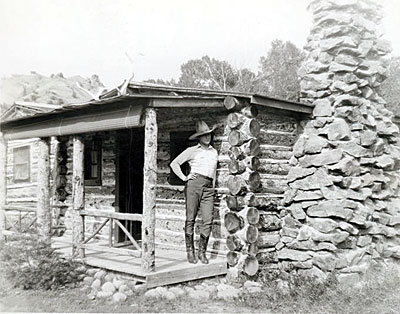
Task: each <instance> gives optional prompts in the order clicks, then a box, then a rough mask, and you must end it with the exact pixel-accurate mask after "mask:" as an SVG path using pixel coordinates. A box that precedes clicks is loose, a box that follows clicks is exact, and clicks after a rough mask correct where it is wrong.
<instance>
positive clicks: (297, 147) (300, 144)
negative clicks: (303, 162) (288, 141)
mask: <svg viewBox="0 0 400 314" xmlns="http://www.w3.org/2000/svg"><path fill="white" fill-rule="evenodd" d="M305 142H306V138H305V136H304V135H301V136H300V137H299V139H298V140H297V141H296V143H295V144H294V145H293V156H294V157H301V156H303V155H304V144H305Z"/></svg>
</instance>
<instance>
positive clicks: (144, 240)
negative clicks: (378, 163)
mask: <svg viewBox="0 0 400 314" xmlns="http://www.w3.org/2000/svg"><path fill="white" fill-rule="evenodd" d="M312 109H313V108H312V106H310V105H307V104H302V103H298V102H291V101H286V100H281V99H276V98H271V97H267V96H263V95H254V94H248V93H239V92H228V91H213V90H200V89H191V88H181V87H167V86H160V85H153V84H143V83H130V84H129V85H128V86H127V88H126V91H125V93H123V94H121V92H120V90H118V89H114V90H112V91H110V92H108V93H106V94H103V95H102V96H101V97H100V99H99V100H93V101H89V102H86V103H81V104H72V105H64V106H62V107H60V108H54V109H53V110H51V111H47V112H35V113H34V114H33V115H32V114H30V115H26V116H19V117H14V118H13V119H6V120H3V121H2V122H1V133H0V134H1V140H0V178H2V182H1V183H0V200H1V201H0V206H1V209H2V211H1V215H0V217H1V220H0V223H1V228H0V232H1V235H2V237H4V236H5V235H6V234H7V232H8V228H9V226H8V227H7V223H8V220H7V218H6V216H7V211H8V210H9V209H13V208H14V209H15V208H18V206H17V205H18V199H19V202H20V203H21V204H20V205H23V206H20V207H19V208H20V209H22V208H25V209H26V207H27V206H26V204H23V200H24V198H23V196H22V194H23V193H26V187H25V188H24V189H20V190H18V189H17V190H14V192H11V189H10V188H12V185H13V182H12V181H11V179H12V178H14V175H15V173H13V172H15V171H16V168H15V167H16V165H15V164H16V162H18V160H17V161H16V160H15V158H14V159H13V158H10V156H9V155H10V149H11V148H13V144H12V143H15V141H34V143H35V152H33V153H31V156H33V155H34V156H35V158H34V159H35V168H33V169H31V174H32V177H33V179H32V181H34V182H30V183H31V187H30V188H31V189H34V191H35V192H34V193H33V195H34V196H35V197H34V199H33V202H32V203H31V205H33V207H34V209H33V211H34V212H35V214H36V218H35V222H36V226H37V229H38V232H39V234H41V235H43V236H44V237H48V236H49V235H53V241H56V242H57V241H58V242H60V243H64V245H65V247H72V250H71V252H72V254H73V255H74V256H77V257H80V258H83V259H84V261H85V263H87V264H89V265H92V266H96V267H102V268H105V269H109V270H113V271H118V272H123V273H126V274H130V275H131V276H134V277H135V278H137V279H138V280H140V281H143V282H145V283H146V284H147V285H148V286H149V287H151V286H159V285H165V284H171V283H175V282H181V281H187V280H193V279H198V278H203V277H210V276H216V275H222V274H225V273H226V272H227V266H229V267H230V268H234V269H237V271H238V273H245V274H246V275H249V276H251V275H254V274H255V273H256V272H257V270H258V268H259V262H260V258H261V259H262V256H263V252H264V251H265V250H268V249H265V248H266V247H268V245H264V244H263V225H265V224H269V225H271V223H272V224H273V223H274V221H275V220H276V221H277V224H279V219H278V217H279V212H278V211H277V210H276V209H277V207H278V206H279V204H280V201H281V200H282V198H283V195H284V192H285V189H286V187H287V184H286V175H287V173H288V171H289V168H290V158H291V156H292V146H293V144H294V143H295V142H296V140H297V138H298V136H299V134H301V132H302V126H303V125H304V122H305V121H306V120H308V119H309V118H310V115H311V113H312ZM197 120H204V121H206V123H207V124H208V125H216V126H217V127H216V129H215V132H214V137H213V145H214V147H215V148H216V149H217V151H218V153H219V162H218V169H217V178H216V196H215V208H214V222H213V229H212V236H211V239H210V244H209V246H208V254H210V255H211V262H210V264H208V265H200V264H197V265H191V264H189V263H187V262H186V259H185V255H184V252H183V250H184V233H183V227H184V220H185V201H184V194H183V190H184V184H183V182H181V181H180V180H179V178H177V177H176V176H175V175H174V174H173V172H172V171H171V169H170V167H169V164H170V162H171V161H172V160H173V159H174V158H175V157H176V156H177V155H178V154H179V153H180V152H181V151H183V150H184V149H185V148H187V147H188V146H189V145H193V144H195V143H193V142H190V141H189V140H188V137H189V136H190V135H191V134H193V133H194V132H195V130H194V126H195V122H196V121H197ZM32 139H34V140H32ZM7 152H8V154H7ZM7 156H8V158H7ZM24 162H27V161H26V160H24ZM17 168H18V165H17ZM185 171H189V169H188V167H186V169H185ZM32 183H33V184H32ZM24 191H25V192H24ZM12 193H14V194H12ZM19 193H21V195H19ZM11 205H12V206H11ZM55 209H57V211H56V214H55V211H54V210H55ZM60 209H62V210H60ZM30 210H31V211H32V206H31V209H30ZM54 215H56V216H57V221H56V222H55V219H54ZM274 218H276V219H275V220H274ZM198 219H201V217H199V218H198ZM57 228H63V231H64V230H65V233H64V232H62V233H59V232H58V231H59V230H58V229H57ZM269 230H270V229H269ZM61 234H63V236H62V237H54V235H61ZM61 238H62V239H63V241H64V242H63V241H61V240H60V239H61ZM266 241H270V237H268V239H267V240H266ZM196 247H197V246H196Z"/></svg>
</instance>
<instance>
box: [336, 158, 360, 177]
mask: <svg viewBox="0 0 400 314" xmlns="http://www.w3.org/2000/svg"><path fill="white" fill-rule="evenodd" d="M328 169H329V170H332V171H334V172H338V173H340V174H342V175H345V176H358V175H359V174H360V164H359V163H358V162H357V160H355V159H354V158H353V157H351V156H345V157H344V158H343V159H342V160H340V161H338V162H337V163H336V164H334V165H331V166H328Z"/></svg>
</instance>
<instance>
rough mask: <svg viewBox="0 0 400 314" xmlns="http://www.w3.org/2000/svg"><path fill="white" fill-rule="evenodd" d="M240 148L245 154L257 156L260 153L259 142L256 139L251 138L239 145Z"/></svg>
mask: <svg viewBox="0 0 400 314" xmlns="http://www.w3.org/2000/svg"><path fill="white" fill-rule="evenodd" d="M240 150H241V151H242V152H243V153H244V154H245V155H246V156H257V155H258V154H259V153H260V142H259V141H258V140H256V139H251V140H250V141H248V142H246V143H244V144H243V145H241V146H240Z"/></svg>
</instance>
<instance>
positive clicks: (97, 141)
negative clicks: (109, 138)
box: [84, 138, 103, 186]
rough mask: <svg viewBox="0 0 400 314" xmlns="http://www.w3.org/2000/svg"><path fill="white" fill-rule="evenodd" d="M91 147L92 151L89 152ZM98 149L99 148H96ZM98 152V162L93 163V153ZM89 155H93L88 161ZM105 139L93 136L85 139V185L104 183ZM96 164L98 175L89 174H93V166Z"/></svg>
mask: <svg viewBox="0 0 400 314" xmlns="http://www.w3.org/2000/svg"><path fill="white" fill-rule="evenodd" d="M96 145H97V146H96ZM89 147H90V152H89ZM95 149H97V150H95ZM93 152H96V159H97V163H92V156H93V155H92V153H93ZM88 156H91V157H90V158H91V161H90V162H88ZM102 157H103V141H102V139H101V138H92V139H87V140H85V144H84V159H85V161H84V166H85V173H84V177H85V185H87V186H101V185H102V164H103V162H102V161H103V160H102ZM93 166H96V168H97V170H96V171H97V173H98V176H97V177H92V176H90V177H89V176H88V174H90V175H91V174H92V170H91V168H92V167H93Z"/></svg>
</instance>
